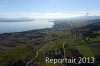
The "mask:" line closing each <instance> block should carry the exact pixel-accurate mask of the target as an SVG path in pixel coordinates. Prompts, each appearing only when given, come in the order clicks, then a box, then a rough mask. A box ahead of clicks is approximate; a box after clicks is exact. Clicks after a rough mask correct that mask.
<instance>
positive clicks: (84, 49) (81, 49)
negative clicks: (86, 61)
mask: <svg viewBox="0 0 100 66" xmlns="http://www.w3.org/2000/svg"><path fill="white" fill-rule="evenodd" d="M77 49H78V50H79V52H80V53H81V54H82V55H83V56H84V57H95V55H94V53H93V52H92V50H91V49H90V47H89V46H88V45H79V46H77Z"/></svg>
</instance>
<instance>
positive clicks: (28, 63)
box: [26, 42, 51, 66]
mask: <svg viewBox="0 0 100 66" xmlns="http://www.w3.org/2000/svg"><path fill="white" fill-rule="evenodd" d="M50 43H51V42H49V43H47V44H46V45H44V46H43V47H42V48H41V49H39V50H38V51H37V52H36V55H35V57H34V58H33V59H31V60H30V61H28V62H27V64H26V66H28V65H29V64H30V63H31V62H32V61H33V60H35V59H36V58H37V57H38V54H39V51H41V50H42V49H43V48H44V47H46V46H47V45H48V44H50Z"/></svg>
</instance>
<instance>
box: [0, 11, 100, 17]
mask: <svg viewBox="0 0 100 66" xmlns="http://www.w3.org/2000/svg"><path fill="white" fill-rule="evenodd" d="M87 13H88V16H100V11H90V12H88V11H77V12H66V13H33V12H26V13H24V12H23V13H21V12H15V13H0V17H4V18H70V17H77V16H85V15H86V14H87Z"/></svg>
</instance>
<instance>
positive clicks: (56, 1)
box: [0, 0, 100, 18]
mask: <svg viewBox="0 0 100 66" xmlns="http://www.w3.org/2000/svg"><path fill="white" fill-rule="evenodd" d="M87 13H88V14H89V15H93V16H94V15H96V16H98V15H100V0H0V17H6V18H7V17H11V18H12V17H16V18H17V17H29V18H42V17H43V18H59V17H62V18H66V17H74V16H84V15H85V14H87Z"/></svg>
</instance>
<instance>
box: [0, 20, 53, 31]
mask: <svg viewBox="0 0 100 66" xmlns="http://www.w3.org/2000/svg"><path fill="white" fill-rule="evenodd" d="M53 25H54V23H53V22H48V20H35V21H29V22H28V21H27V22H0V33H10V32H21V31H27V30H34V29H43V28H52V26H53Z"/></svg>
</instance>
